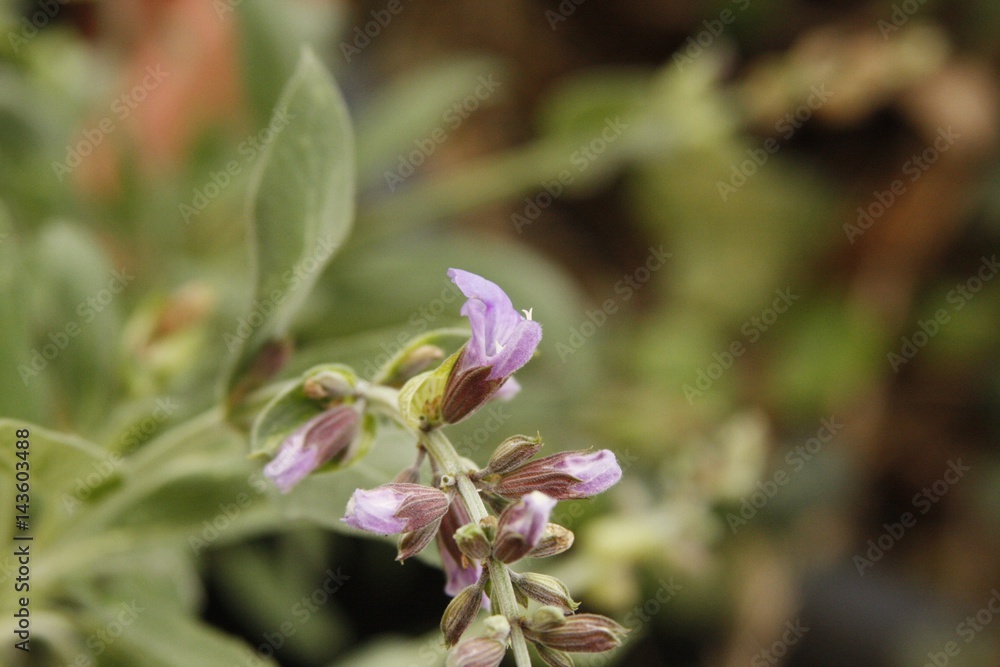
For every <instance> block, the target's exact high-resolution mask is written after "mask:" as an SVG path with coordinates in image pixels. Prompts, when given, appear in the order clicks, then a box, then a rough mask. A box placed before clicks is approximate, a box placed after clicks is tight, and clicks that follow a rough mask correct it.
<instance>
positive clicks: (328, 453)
mask: <svg viewBox="0 0 1000 667" xmlns="http://www.w3.org/2000/svg"><path fill="white" fill-rule="evenodd" d="M359 419H360V415H359V413H358V411H357V410H355V409H354V407H352V406H350V405H338V406H337V407H335V408H331V409H329V410H326V411H325V412H321V413H320V414H318V415H316V416H315V417H313V418H312V419H310V420H309V421H307V422H306V423H305V424H303V425H302V426H300V427H299V428H297V429H296V430H295V431H293V432H292V434H291V435H289V436H288V437H287V438H285V439H284V441H282V443H281V444H280V445H279V446H278V452H277V454H275V456H274V458H273V459H271V462H270V463H268V464H267V465H266V466H264V475H265V476H266V477H268V478H270V479H271V480H273V481H274V484H275V485H276V486H277V487H278V489H280V490H281V492H282V493H288V492H289V491H291V490H292V487H294V486H295V485H296V484H298V483H299V482H301V481H302V480H303V479H304V478H305V477H306V476H308V475H309V473H311V472H312V471H314V470H316V469H317V468H319V467H320V466H322V465H324V464H326V463H328V462H329V461H331V460H333V459H334V458H339V459H341V460H347V459H349V458H350V457H351V455H352V450H353V447H352V445H353V444H354V443H355V442H356V441H357V440H358V438H357V435H358V421H359Z"/></svg>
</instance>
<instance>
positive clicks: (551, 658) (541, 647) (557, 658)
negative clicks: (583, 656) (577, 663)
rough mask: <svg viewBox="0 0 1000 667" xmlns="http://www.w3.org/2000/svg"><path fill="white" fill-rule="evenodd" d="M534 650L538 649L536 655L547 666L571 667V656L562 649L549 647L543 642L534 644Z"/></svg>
mask: <svg viewBox="0 0 1000 667" xmlns="http://www.w3.org/2000/svg"><path fill="white" fill-rule="evenodd" d="M535 650H536V651H538V657H539V658H541V659H542V662H544V663H545V664H546V665H548V666H549V667H573V658H571V657H570V656H568V655H567V654H565V653H563V652H562V651H557V650H555V649H554V648H549V647H548V646H546V645H545V644H535Z"/></svg>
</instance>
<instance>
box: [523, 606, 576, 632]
mask: <svg viewBox="0 0 1000 667" xmlns="http://www.w3.org/2000/svg"><path fill="white" fill-rule="evenodd" d="M565 623H566V614H565V613H564V612H563V610H562V609H560V608H559V607H554V606H552V605H545V606H544V607H539V608H538V609H536V610H535V613H534V614H532V615H531V619H530V620H529V621H528V623H527V625H526V627H525V632H530V633H534V634H537V633H539V632H546V631H548V630H552V629H553V628H558V627H559V626H561V625H564V624H565Z"/></svg>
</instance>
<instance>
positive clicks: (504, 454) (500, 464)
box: [483, 435, 542, 475]
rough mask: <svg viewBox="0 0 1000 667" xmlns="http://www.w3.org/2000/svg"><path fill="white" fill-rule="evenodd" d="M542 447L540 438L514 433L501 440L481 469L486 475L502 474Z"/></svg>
mask: <svg viewBox="0 0 1000 667" xmlns="http://www.w3.org/2000/svg"><path fill="white" fill-rule="evenodd" d="M541 448H542V440H541V438H529V437H527V436H524V435H515V436H513V437H510V438H507V439H506V440H504V441H503V442H501V443H500V444H499V445H498V446H497V448H496V451H494V452H493V456H491V457H490V462H489V464H487V466H486V469H485V470H484V471H483V472H484V474H486V475H496V474H503V473H505V472H510V471H511V470H514V469H515V468H518V467H519V466H521V465H522V464H523V463H525V462H526V461H527V460H528V459H530V458H531V457H532V456H534V455H535V454H537V453H538V450H539V449H541Z"/></svg>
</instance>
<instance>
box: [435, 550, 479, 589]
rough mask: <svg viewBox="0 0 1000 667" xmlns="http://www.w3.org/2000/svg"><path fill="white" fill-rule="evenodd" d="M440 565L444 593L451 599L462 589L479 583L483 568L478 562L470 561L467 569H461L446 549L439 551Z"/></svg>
mask: <svg viewBox="0 0 1000 667" xmlns="http://www.w3.org/2000/svg"><path fill="white" fill-rule="evenodd" d="M441 565H442V567H443V568H444V574H445V577H446V581H445V585H444V592H445V593H447V594H448V595H450V596H451V597H455V596H456V595H458V594H459V593H461V592H462V590H463V589H465V588H466V587H468V586H471V585H472V584H474V583H476V582H477V581H479V577H480V575H482V573H483V566H482V565H480V564H479V561H472V565H471V566H469V567H461V566H459V564H458V563H457V562H455V559H454V558H453V557H452V555H451V553H450V552H449V551H448V550H447V549H441Z"/></svg>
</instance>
